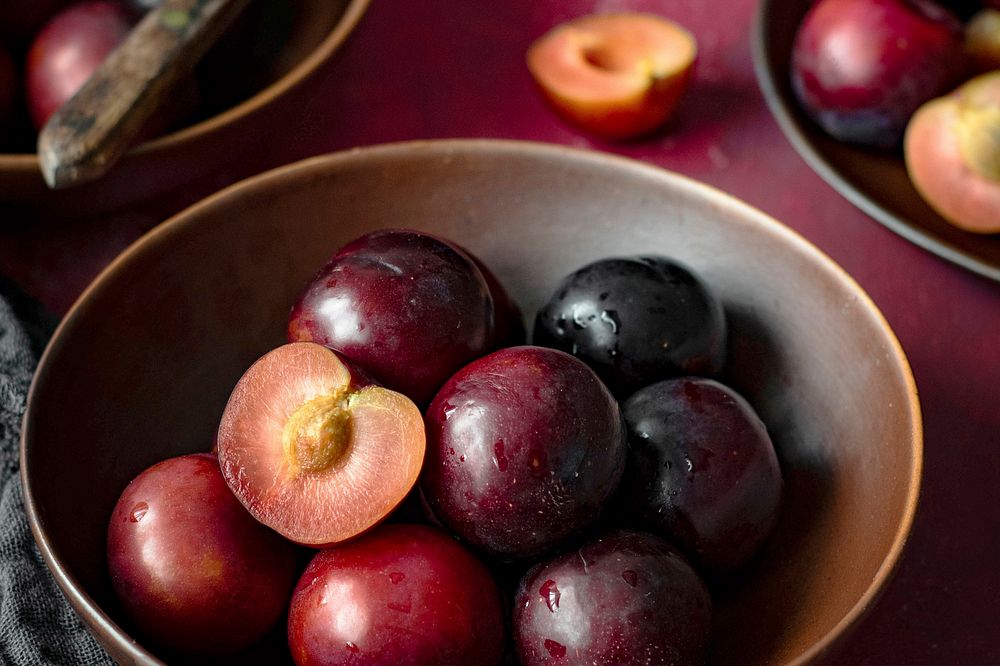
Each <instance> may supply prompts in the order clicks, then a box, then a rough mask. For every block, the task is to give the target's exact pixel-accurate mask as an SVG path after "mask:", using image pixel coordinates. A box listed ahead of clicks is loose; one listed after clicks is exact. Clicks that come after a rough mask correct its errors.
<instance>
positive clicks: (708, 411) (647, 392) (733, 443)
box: [618, 377, 783, 573]
mask: <svg viewBox="0 0 1000 666" xmlns="http://www.w3.org/2000/svg"><path fill="white" fill-rule="evenodd" d="M622 412H623V414H624V416H625V422H626V424H627V428H628V462H627V465H626V470H625V475H624V477H623V479H622V484H621V492H620V493H619V497H618V501H619V503H620V506H619V510H620V511H621V513H622V515H623V516H624V517H625V519H626V522H630V523H631V524H634V525H636V526H639V527H641V528H643V529H647V530H650V531H652V532H655V533H657V534H659V535H661V536H663V537H665V538H667V539H668V540H670V541H671V542H673V543H675V544H676V545H677V546H679V547H680V548H681V549H682V550H683V551H684V552H685V553H686V554H687V556H688V557H689V558H690V559H691V560H692V561H693V562H694V563H695V565H697V566H699V568H700V569H701V570H702V571H705V572H712V573H727V572H731V571H734V570H736V569H738V568H739V567H741V566H743V565H744V564H746V562H747V561H748V560H749V559H750V558H751V557H753V555H754V554H755V553H756V552H757V551H758V549H759V548H760V546H761V544H762V543H763V542H764V541H765V539H767V537H768V535H769V534H770V533H771V531H772V529H773V528H774V525H775V522H776V521H777V518H778V511H779V509H780V506H781V496H782V485H783V484H782V478H781V469H780V467H779V465H778V459H777V456H776V454H775V451H774V446H773V445H772V444H771V438H770V437H769V436H768V434H767V429H766V428H765V426H764V424H763V423H762V422H761V420H760V418H758V416H757V414H756V412H754V410H753V408H752V407H751V406H750V404H749V403H747V401H746V400H745V399H743V397H741V396H740V395H739V394H737V393H736V392H735V391H733V390H732V389H730V388H728V387H726V386H723V385H722V384H720V383H719V382H717V381H714V380H711V379H703V378H695V377H684V378H680V379H672V380H667V381H663V382H658V383H656V384H653V385H651V386H647V387H646V388H643V389H641V390H639V391H637V392H636V393H635V394H634V395H632V396H631V397H630V398H629V399H628V400H626V401H625V402H624V403H623V404H622Z"/></svg>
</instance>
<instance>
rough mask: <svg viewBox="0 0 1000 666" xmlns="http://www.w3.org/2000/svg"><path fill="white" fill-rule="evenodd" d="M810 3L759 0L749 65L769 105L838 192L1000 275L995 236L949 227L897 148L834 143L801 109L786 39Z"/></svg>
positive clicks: (909, 235)
mask: <svg viewBox="0 0 1000 666" xmlns="http://www.w3.org/2000/svg"><path fill="white" fill-rule="evenodd" d="M810 4H811V3H810V2H809V1H808V0H762V2H761V3H760V7H759V9H758V14H757V26H756V30H755V34H754V37H753V40H754V66H755V68H756V71H757V78H758V81H759V82H760V86H761V90H762V91H763V92H764V97H765V99H766V100H767V104H768V107H769V108H770V109H771V112H772V113H773V114H774V115H775V118H776V119H777V120H778V124H779V125H780V126H781V129H782V131H783V132H784V133H785V136H786V137H787V138H788V140H789V141H790V142H791V143H792V145H793V146H794V147H795V149H796V150H797V151H798V152H799V154H800V155H801V156H802V157H803V159H805V160H806V162H808V163H809V165H810V166H811V167H812V168H813V169H814V170H815V171H816V172H817V173H818V174H819V175H820V176H821V177H822V178H823V179H824V180H826V181H827V182H828V183H829V184H830V185H831V186H833V187H834V188H835V189H836V190H837V191H838V192H840V194H842V195H843V196H844V197H845V198H846V199H848V200H849V201H850V202H851V203H853V204H854V205H855V206H857V207H858V208H860V209H861V210H863V211H864V212H865V213H867V214H868V215H870V216H872V217H873V218H875V219H876V220H878V221H879V222H881V223H882V224H884V225H885V226H887V227H888V228H890V229H892V230H893V231H895V232H896V233H898V234H899V235H901V236H903V237H904V238H906V239H907V240H909V241H911V242H913V243H915V244H916V245H919V246H920V247H923V248H924V249H926V250H929V251H930V252H933V253H934V254H937V255H938V256H940V257H942V258H944V259H947V260H948V261H951V262H954V263H956V264H958V265H960V266H964V267H965V268H968V269H970V270H973V271H975V272H977V273H979V274H981V275H984V276H986V277H989V278H991V279H994V280H1000V235H996V234H994V235H992V236H984V235H981V234H973V233H969V232H966V231H962V230H961V229H959V228H958V227H955V226H954V225H951V224H949V223H948V222H947V221H945V219H944V218H943V217H941V216H940V215H938V214H937V212H935V211H934V209H933V208H931V207H930V206H929V205H928V204H927V202H925V201H924V200H923V198H922V197H921V196H920V194H919V193H918V192H917V190H916V189H915V188H914V187H913V184H912V183H911V182H910V179H909V176H908V175H907V173H906V166H905V165H904V163H903V157H902V154H901V153H897V152H892V153H884V152H878V151H872V150H866V149H863V148H859V147H856V146H851V145H849V144H845V143H841V142H839V141H836V140H834V139H833V138H831V137H830V136H828V135H827V134H826V133H825V132H823V131H822V130H821V129H819V127H818V126H817V125H816V124H814V123H813V122H812V121H811V120H810V119H809V117H808V116H807V115H806V114H805V112H804V111H803V110H802V108H801V107H800V106H799V104H798V102H797V101H796V99H795V96H794V94H793V92H792V86H791V57H792V44H793V43H794V41H795V33H796V32H797V30H798V26H799V24H800V23H801V22H802V18H803V17H804V16H805V14H806V12H807V11H808V10H809V7H810Z"/></svg>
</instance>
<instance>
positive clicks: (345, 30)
mask: <svg viewBox="0 0 1000 666" xmlns="http://www.w3.org/2000/svg"><path fill="white" fill-rule="evenodd" d="M369 2H370V0H289V1H288V5H289V8H290V10H291V11H290V12H289V15H288V16H287V17H286V19H287V20H288V21H289V23H290V25H288V26H287V34H288V36H287V39H284V40H283V42H282V44H281V45H280V47H279V48H278V50H277V51H276V52H275V53H274V54H273V55H271V56H270V57H268V58H267V61H266V65H263V66H262V67H261V68H260V70H259V71H254V72H253V74H252V76H251V77H250V80H249V81H247V82H246V84H245V91H244V93H243V95H242V97H243V99H242V101H239V102H238V103H236V104H235V105H234V106H231V107H230V108H227V109H224V110H222V111H220V112H218V113H217V114H215V115H212V116H210V117H208V118H205V119H204V120H201V121H200V122H197V123H195V124H193V125H190V126H187V127H184V128H182V129H180V130H178V131H175V132H173V133H170V134H167V135H165V136H162V137H159V138H156V139H153V140H151V141H148V142H145V143H143V144H141V145H139V146H137V147H136V148H135V149H134V150H133V151H131V152H130V153H129V154H128V155H126V156H125V157H123V158H122V159H121V161H120V162H119V164H118V165H117V166H116V167H115V168H114V169H113V170H112V171H111V172H110V173H108V174H107V175H106V176H105V177H103V178H102V179H100V180H98V181H96V182H94V183H87V184H84V185H80V186H78V187H74V188H70V189H68V190H60V191H56V192H53V191H51V190H49V189H48V188H47V187H46V185H45V181H44V180H42V172H41V170H40V168H39V164H38V157H37V155H35V154H33V153H32V154H0V205H4V204H7V205H9V206H18V207H24V208H28V209H32V210H44V211H46V212H47V213H50V214H67V211H68V212H70V213H71V214H73V215H80V214H82V213H95V212H101V211H106V210H111V209H113V208H117V207H120V206H125V205H128V204H131V203H135V202H138V201H140V200H142V199H145V198H150V197H154V196H156V195H157V194H162V193H164V192H168V191H170V190H173V189H175V188H177V187H179V186H181V185H183V184H185V183H188V182H193V181H194V180H196V179H197V178H199V177H200V176H203V175H205V174H208V173H211V172H213V171H216V170H218V169H219V168H221V167H223V166H224V165H225V164H226V163H227V162H229V161H230V160H232V159H233V158H234V155H239V151H240V150H241V149H243V147H244V146H245V145H246V143H247V137H248V136H254V135H255V134H256V133H257V132H259V131H261V129H262V127H261V123H264V122H266V120H267V118H268V117H269V116H270V113H269V112H270V111H273V107H275V106H277V105H278V104H279V103H281V104H282V105H284V104H294V101H293V100H294V99H295V98H296V97H298V96H299V95H301V94H302V92H303V91H304V90H307V89H308V87H309V85H310V83H313V82H314V81H315V75H316V73H317V71H318V70H320V69H321V67H322V65H323V64H324V63H326V62H327V61H328V60H330V58H331V57H333V55H334V54H335V53H336V52H337V50H338V49H339V48H340V46H341V45H342V44H343V43H344V41H345V40H346V39H347V37H348V35H350V33H351V32H352V31H353V30H354V28H355V26H357V24H358V21H359V20H360V19H361V17H362V15H363V14H364V12H365V10H366V9H367V7H368V4H369ZM3 221H4V220H3V219H2V218H0V224H3Z"/></svg>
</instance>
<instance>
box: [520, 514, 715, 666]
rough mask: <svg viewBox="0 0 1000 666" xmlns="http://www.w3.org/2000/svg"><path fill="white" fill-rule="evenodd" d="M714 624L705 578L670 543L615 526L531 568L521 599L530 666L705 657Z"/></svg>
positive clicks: (523, 654)
mask: <svg viewBox="0 0 1000 666" xmlns="http://www.w3.org/2000/svg"><path fill="white" fill-rule="evenodd" d="M711 623H712V600H711V597H709V594H708V590H707V589H706V588H705V584H704V583H703V582H702V580H701V579H700V578H699V577H698V574H697V573H696V572H695V570H694V569H692V568H691V565H690V564H688V562H687V561H686V560H685V559H684V557H683V556H682V555H681V554H680V553H679V552H677V551H676V550H674V548H673V547H672V546H670V545H669V544H668V543H667V542H665V541H663V540H662V539H660V538H658V537H656V536H653V535H652V534H645V533H642V532H632V531H625V530H620V531H615V532H611V533H610V534H606V535H604V536H602V537H600V538H598V539H596V540H595V541H592V542H591V543H588V544H587V545H585V546H583V547H582V548H580V549H579V550H574V551H572V552H569V553H566V554H564V555H561V556H559V557H557V558H555V559H553V560H551V561H550V562H547V563H544V564H541V565H539V566H537V567H535V568H534V569H532V570H531V571H529V572H528V573H527V574H526V575H525V577H524V578H523V579H522V581H521V584H520V586H519V588H518V591H517V595H516V597H515V599H514V627H513V628H514V640H515V642H516V644H517V655H518V658H519V659H520V662H521V664H523V665H524V666H542V665H549V664H552V665H554V666H555V665H558V664H635V665H639V664H644V665H664V666H666V665H670V666H682V665H684V664H698V663H701V661H702V659H703V657H704V654H705V652H706V648H707V647H708V638H709V633H710V631H711Z"/></svg>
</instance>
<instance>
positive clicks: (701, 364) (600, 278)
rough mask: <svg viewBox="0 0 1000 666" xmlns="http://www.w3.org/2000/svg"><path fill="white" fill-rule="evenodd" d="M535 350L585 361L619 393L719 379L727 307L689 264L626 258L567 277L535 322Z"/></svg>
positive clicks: (656, 259)
mask: <svg viewBox="0 0 1000 666" xmlns="http://www.w3.org/2000/svg"><path fill="white" fill-rule="evenodd" d="M533 342H534V344H537V345H543V346H546V347H553V348H555V349H561V350H563V351H566V352H569V353H571V354H573V355H574V356H576V357H577V358H580V359H582V360H583V361H585V362H586V363H587V364H588V365H589V366H590V367H591V368H593V369H594V370H595V371H596V372H597V374H598V375H599V376H600V377H601V379H603V380H604V381H605V383H607V385H608V386H609V387H610V388H611V390H612V391H613V392H614V393H615V394H616V395H627V394H629V393H631V392H632V391H634V390H636V389H638V388H640V387H642V386H645V385H646V384H651V383H652V382H654V381H657V380H659V379H665V378H667V377H675V376H678V375H714V374H716V373H718V372H719V371H720V370H721V369H722V365H723V363H724V362H725V354H726V321H725V314H724V312H723V310H722V305H721V303H720V302H719V300H718V299H717V298H716V297H715V295H714V294H713V293H712V292H711V290H710V289H709V288H708V286H707V285H706V284H705V283H704V282H703V281H702V280H701V279H700V278H699V277H698V276H697V275H696V274H695V273H694V272H693V271H692V270H691V269H690V268H688V267H687V266H685V265H683V264H682V263H680V262H678V261H675V260H673V259H669V258H666V257H655V256H643V257H620V258H610V259H603V260H601V261H596V262H594V263H591V264H588V265H586V266H584V267H583V268H581V269H579V270H578V271H576V272H574V273H572V274H570V275H568V276H567V277H565V278H564V279H563V280H562V282H561V283H560V284H559V286H558V287H557V288H556V290H555V293H554V294H553V296H552V298H551V299H550V300H549V302H548V303H546V304H545V306H544V307H543V308H542V309H541V310H540V311H539V312H538V315H537V317H536V319H535V330H534V339H533Z"/></svg>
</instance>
